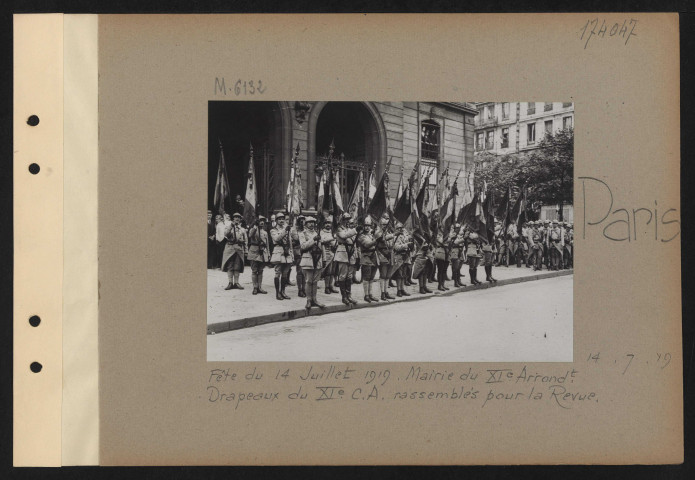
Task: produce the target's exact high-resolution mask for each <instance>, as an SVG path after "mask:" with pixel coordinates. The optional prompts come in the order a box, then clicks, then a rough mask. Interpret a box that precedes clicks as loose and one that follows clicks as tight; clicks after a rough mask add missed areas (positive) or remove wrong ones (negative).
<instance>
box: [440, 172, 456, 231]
mask: <svg viewBox="0 0 695 480" xmlns="http://www.w3.org/2000/svg"><path fill="white" fill-rule="evenodd" d="M457 196H458V187H457V181H456V180H454V184H453V185H452V186H451V190H450V191H449V195H448V196H447V198H446V200H445V201H444V204H443V205H442V209H441V213H440V214H439V218H440V219H441V227H440V229H441V231H442V232H443V234H444V238H446V237H448V236H449V232H450V231H451V226H452V225H453V223H454V218H456V217H455V213H454V212H455V211H456V197H457Z"/></svg>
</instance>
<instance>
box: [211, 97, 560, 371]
mask: <svg viewBox="0 0 695 480" xmlns="http://www.w3.org/2000/svg"><path fill="white" fill-rule="evenodd" d="M573 174H574V104H573V103H572V102H563V101H552V102H544V101H543V102H541V101H538V102H529V101H522V102H514V101H509V102H507V101H499V102H498V101H494V102H431V101H422V102H373V101H359V102H358V101H254V102H242V101H210V102H209V103H208V189H207V205H208V210H207V220H208V231H207V360H208V361H355V362H366V361H384V362H406V361H407V362H415V361H420V362H522V361H523V362H571V361H573V279H574V275H573V272H574V271H573V267H574V251H573V236H574V228H573V227H574V223H573V222H574V208H573V195H574V183H573ZM201 244H202V242H201Z"/></svg>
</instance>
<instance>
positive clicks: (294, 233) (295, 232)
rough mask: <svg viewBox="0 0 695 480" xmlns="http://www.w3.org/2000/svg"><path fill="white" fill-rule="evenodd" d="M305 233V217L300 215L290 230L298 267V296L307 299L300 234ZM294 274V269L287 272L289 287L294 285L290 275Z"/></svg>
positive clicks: (295, 262)
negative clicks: (301, 265) (301, 264)
mask: <svg viewBox="0 0 695 480" xmlns="http://www.w3.org/2000/svg"><path fill="white" fill-rule="evenodd" d="M303 231H304V215H298V216H297V219H296V220H295V225H294V226H293V227H292V228H291V229H290V237H291V239H292V253H293V254H294V264H295V266H296V267H297V296H298V297H302V298H304V297H306V292H305V291H304V272H303V269H302V267H300V266H299V264H300V263H301V261H302V251H301V248H300V247H299V234H300V233H301V232H303ZM291 273H292V267H290V270H289V271H288V272H287V285H294V284H293V283H292V282H291V281H290V275H291Z"/></svg>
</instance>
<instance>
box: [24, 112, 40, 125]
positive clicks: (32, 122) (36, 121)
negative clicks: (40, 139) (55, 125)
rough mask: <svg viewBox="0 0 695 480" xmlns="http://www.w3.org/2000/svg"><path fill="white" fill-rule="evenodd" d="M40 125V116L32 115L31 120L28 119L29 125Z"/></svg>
mask: <svg viewBox="0 0 695 480" xmlns="http://www.w3.org/2000/svg"><path fill="white" fill-rule="evenodd" d="M38 124H39V117H38V116H36V115H31V116H30V117H29V118H27V125H30V126H32V127H35V126H36V125H38Z"/></svg>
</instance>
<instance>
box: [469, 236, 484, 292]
mask: <svg viewBox="0 0 695 480" xmlns="http://www.w3.org/2000/svg"><path fill="white" fill-rule="evenodd" d="M466 257H467V258H468V274H469V275H470V276H471V283H472V284H473V285H477V284H479V283H482V282H479V281H478V265H480V258H481V257H482V241H481V240H480V236H479V235H478V232H475V231H472V232H468V233H467V234H466Z"/></svg>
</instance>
